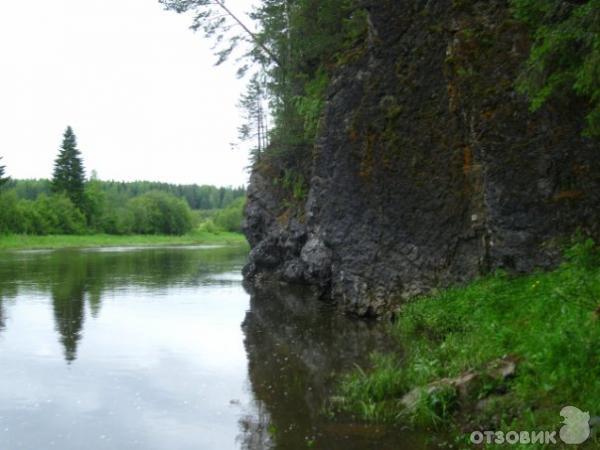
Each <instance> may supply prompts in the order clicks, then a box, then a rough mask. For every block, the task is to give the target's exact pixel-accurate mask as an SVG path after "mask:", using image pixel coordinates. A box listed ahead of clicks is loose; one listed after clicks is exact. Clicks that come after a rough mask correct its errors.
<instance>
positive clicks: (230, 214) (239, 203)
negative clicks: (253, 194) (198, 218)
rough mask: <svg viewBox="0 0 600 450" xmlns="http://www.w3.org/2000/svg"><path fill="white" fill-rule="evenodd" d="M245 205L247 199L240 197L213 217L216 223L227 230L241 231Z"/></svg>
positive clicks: (218, 226)
mask: <svg viewBox="0 0 600 450" xmlns="http://www.w3.org/2000/svg"><path fill="white" fill-rule="evenodd" d="M245 205H246V199H245V198H239V199H237V200H236V201H235V202H233V203H232V204H231V205H230V206H229V207H228V208H226V209H223V210H221V211H218V212H217V213H216V214H215V216H214V219H213V220H214V225H215V226H216V227H217V228H219V229H222V230H225V231H234V232H241V231H242V221H243V219H244V206H245ZM207 226H210V225H207Z"/></svg>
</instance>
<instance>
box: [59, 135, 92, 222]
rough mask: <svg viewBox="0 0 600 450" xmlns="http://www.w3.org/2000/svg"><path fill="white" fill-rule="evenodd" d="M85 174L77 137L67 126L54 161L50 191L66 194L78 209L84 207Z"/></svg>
mask: <svg viewBox="0 0 600 450" xmlns="http://www.w3.org/2000/svg"><path fill="white" fill-rule="evenodd" d="M84 184H85V174H84V169H83V161H82V160H81V152H80V151H79V150H78V149H77V138H76V137H75V133H73V129H72V128H71V127H67V129H66V131H65V133H64V135H63V143H62V146H61V148H60V151H59V153H58V157H57V158H56V161H55V162H54V174H53V177H52V191H53V192H54V193H57V194H65V195H67V196H68V197H69V198H70V199H71V201H72V202H73V204H74V205H75V206H77V207H78V208H79V209H81V210H83V209H84V200H85V199H84Z"/></svg>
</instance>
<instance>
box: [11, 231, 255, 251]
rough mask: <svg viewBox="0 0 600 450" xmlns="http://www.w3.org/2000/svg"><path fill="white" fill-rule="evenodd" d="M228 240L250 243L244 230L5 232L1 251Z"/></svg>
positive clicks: (226, 243) (197, 243)
mask: <svg viewBox="0 0 600 450" xmlns="http://www.w3.org/2000/svg"><path fill="white" fill-rule="evenodd" d="M203 244H225V245H240V246H242V245H243V246H247V245H248V243H247V242H246V238H245V237H244V235H243V234H241V233H232V232H228V231H221V232H216V233H211V232H208V231H196V232H192V233H189V234H185V235H183V236H167V235H123V236H121V235H109V234H90V235H47V236H38V235H18V234H12V235H4V236H0V252H1V251H11V250H56V249H63V248H110V247H128V246H146V247H162V246H179V245H181V246H184V245H203Z"/></svg>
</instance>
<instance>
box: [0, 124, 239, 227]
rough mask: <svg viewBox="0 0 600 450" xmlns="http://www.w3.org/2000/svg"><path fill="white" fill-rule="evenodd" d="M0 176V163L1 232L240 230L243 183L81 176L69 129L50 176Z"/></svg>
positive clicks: (1, 169) (0, 167)
mask: <svg viewBox="0 0 600 450" xmlns="http://www.w3.org/2000/svg"><path fill="white" fill-rule="evenodd" d="M1 159H2V158H1V157H0V160H1ZM5 174H6V167H5V166H3V165H0V234H35V235H48V234H91V233H108V234H179V235H180V234H185V233H188V232H190V231H192V230H193V229H194V228H196V227H198V226H199V225H203V226H204V227H205V228H206V229H207V230H214V231H218V230H228V231H240V229H241V222H242V210H243V207H244V201H245V195H246V192H245V189H244V188H243V187H239V188H217V187H214V186H197V185H187V186H181V185H175V184H168V183H157V182H149V181H135V182H115V181H100V180H98V177H97V176H96V174H95V173H92V177H91V179H86V177H85V170H84V163H83V158H82V156H81V152H80V151H79V149H78V148H77V138H76V136H75V133H74V132H73V129H72V128H71V127H67V129H66V131H65V132H64V134H63V142H62V145H61V147H60V149H59V152H58V156H57V157H56V159H55V161H54V171H53V176H52V180H11V179H10V178H9V177H7V176H6V175H5ZM192 209H195V210H198V211H197V212H196V213H194V212H193V211H192ZM200 210H203V211H202V212H200ZM203 219H204V220H203ZM202 220H203V223H202V224H201V223H200V222H201V221H202Z"/></svg>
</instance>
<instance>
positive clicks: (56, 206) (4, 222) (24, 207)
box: [0, 191, 86, 235]
mask: <svg viewBox="0 0 600 450" xmlns="http://www.w3.org/2000/svg"><path fill="white" fill-rule="evenodd" d="M85 232H86V222H85V217H84V215H83V214H82V212H81V211H79V209H78V208H76V207H75V205H73V203H72V202H71V200H70V199H69V198H68V197H66V196H64V195H53V196H46V195H41V196H40V197H39V198H38V199H37V200H35V201H31V200H19V199H18V198H17V196H16V195H15V193H14V191H8V192H3V193H0V233H1V234H8V233H23V234H40V235H45V234H83V233H85Z"/></svg>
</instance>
